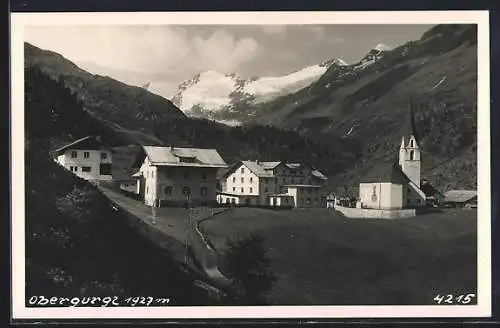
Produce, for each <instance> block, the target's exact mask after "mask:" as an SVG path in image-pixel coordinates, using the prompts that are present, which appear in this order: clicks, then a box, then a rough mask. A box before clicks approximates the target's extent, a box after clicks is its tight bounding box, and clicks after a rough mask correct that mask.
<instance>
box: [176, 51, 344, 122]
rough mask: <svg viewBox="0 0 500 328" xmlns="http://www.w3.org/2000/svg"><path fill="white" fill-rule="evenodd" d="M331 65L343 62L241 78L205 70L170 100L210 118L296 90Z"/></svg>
mask: <svg viewBox="0 0 500 328" xmlns="http://www.w3.org/2000/svg"><path fill="white" fill-rule="evenodd" d="M332 65H338V66H344V65H347V64H346V63H345V62H344V61H343V60H342V59H339V58H334V59H331V60H328V61H325V62H323V63H321V64H316V65H311V66H308V67H304V68H302V69H299V70H297V71H294V72H291V73H289V74H286V75H282V76H267V77H255V76H253V77H249V78H243V77H241V76H239V75H238V74H236V73H232V74H223V73H219V72H216V71H206V72H203V73H201V74H197V76H195V77H194V78H192V79H190V80H188V81H185V82H183V83H181V84H180V85H179V87H178V89H177V92H176V93H175V95H174V97H173V98H172V99H171V100H172V102H173V103H174V104H175V105H177V106H178V107H179V108H180V109H181V110H182V111H184V112H186V113H187V114H189V115H192V116H201V117H208V118H214V117H216V116H220V115H221V114H222V112H233V111H235V110H237V108H241V107H242V106H243V107H249V106H252V105H254V104H257V103H261V102H265V101H270V100H272V99H274V98H276V97H279V96H282V95H285V94H289V93H293V92H296V91H298V90H300V89H302V88H304V87H306V86H308V85H310V84H311V83H313V82H315V81H316V80H318V78H319V77H320V76H321V75H323V74H324V73H325V72H326V71H327V69H328V68H330V67H331V66H332Z"/></svg>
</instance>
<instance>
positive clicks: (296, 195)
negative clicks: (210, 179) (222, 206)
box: [220, 161, 327, 207]
mask: <svg viewBox="0 0 500 328" xmlns="http://www.w3.org/2000/svg"><path fill="white" fill-rule="evenodd" d="M326 181H327V177H326V176H325V175H324V174H322V173H321V172H320V171H319V170H316V169H314V168H313V167H311V166H309V165H306V164H301V163H286V162H281V161H275V162H261V161H240V162H238V163H236V164H235V165H233V166H232V167H231V168H230V169H229V170H228V171H227V172H225V174H224V175H223V176H222V182H221V187H222V190H221V193H220V195H221V197H220V202H222V203H225V202H227V201H228V200H227V199H228V198H229V196H231V197H232V198H236V197H237V198H238V200H237V201H236V200H235V203H239V204H243V205H254V206H262V205H272V206H283V205H286V206H292V205H293V206H302V205H303V206H304V207H306V205H307V206H311V205H314V204H315V199H316V198H318V202H317V206H318V207H320V204H321V202H322V203H324V204H326V203H325V200H322V201H320V198H321V199H323V198H324V197H322V195H321V196H320V190H322V188H321V187H322V186H324V185H325V183H326ZM307 195H309V197H307ZM308 198H309V203H308V202H307V199H308ZM231 201H232V200H231V199H230V200H229V202H231ZM323 207H324V206H323Z"/></svg>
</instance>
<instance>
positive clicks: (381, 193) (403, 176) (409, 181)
mask: <svg viewBox="0 0 500 328" xmlns="http://www.w3.org/2000/svg"><path fill="white" fill-rule="evenodd" d="M409 128H410V129H409V132H408V133H407V135H406V136H403V137H402V140H401V146H400V148H399V161H398V163H392V164H391V165H388V166H387V167H385V168H384V169H382V170H381V171H378V172H373V173H372V174H371V175H370V176H367V177H365V178H364V179H363V180H362V182H361V183H360V185H359V199H360V203H359V206H361V207H362V208H375V209H401V208H408V207H421V206H425V205H426V195H425V193H424V192H423V191H422V190H421V189H420V170H421V151H420V146H419V140H418V138H417V133H416V129H415V123H414V118H413V109H411V110H410V120H409Z"/></svg>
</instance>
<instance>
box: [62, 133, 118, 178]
mask: <svg viewBox="0 0 500 328" xmlns="http://www.w3.org/2000/svg"><path fill="white" fill-rule="evenodd" d="M113 152H114V151H113V149H112V148H111V147H110V146H108V145H106V144H105V143H104V142H103V141H102V140H101V138H100V137H93V136H87V137H84V138H81V139H78V140H76V141H74V142H72V143H70V144H67V145H65V146H62V147H60V148H58V149H56V150H54V151H53V154H54V156H55V160H56V162H57V163H59V164H60V165H62V166H63V167H65V168H66V169H67V170H69V171H71V172H73V173H74V174H75V175H77V176H78V177H80V178H82V179H85V180H90V181H100V180H112V170H111V164H112V155H113Z"/></svg>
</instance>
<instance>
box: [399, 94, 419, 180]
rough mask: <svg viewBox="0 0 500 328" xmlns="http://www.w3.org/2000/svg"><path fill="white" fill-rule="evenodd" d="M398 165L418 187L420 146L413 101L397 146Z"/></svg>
mask: <svg viewBox="0 0 500 328" xmlns="http://www.w3.org/2000/svg"><path fill="white" fill-rule="evenodd" d="M399 165H400V166H401V169H402V171H403V172H404V173H405V174H406V176H407V177H408V178H410V180H411V181H412V182H413V183H415V184H416V185H417V186H418V187H419V188H420V167H421V163H420V146H419V138H418V134H417V130H416V128H415V117H414V115H413V101H412V102H411V103H410V116H409V119H408V124H407V129H406V133H405V135H403V137H402V139H401V146H400V148H399Z"/></svg>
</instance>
